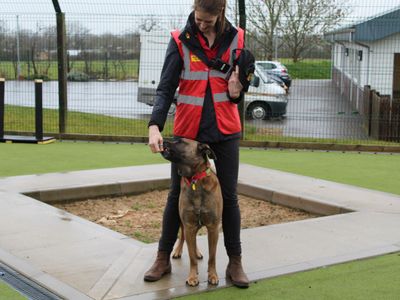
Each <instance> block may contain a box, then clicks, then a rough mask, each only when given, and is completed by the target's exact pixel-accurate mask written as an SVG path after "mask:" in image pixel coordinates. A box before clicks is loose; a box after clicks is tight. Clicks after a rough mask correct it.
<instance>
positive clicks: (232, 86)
mask: <svg viewBox="0 0 400 300" xmlns="http://www.w3.org/2000/svg"><path fill="white" fill-rule="evenodd" d="M242 89H243V86H242V84H241V83H240V80H239V66H236V68H235V70H233V72H232V74H231V76H230V77H229V80H228V92H229V96H230V97H231V98H233V99H236V98H238V97H239V96H240V92H241V91H242Z"/></svg>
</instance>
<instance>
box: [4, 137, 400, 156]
mask: <svg viewBox="0 0 400 300" xmlns="http://www.w3.org/2000/svg"><path fill="white" fill-rule="evenodd" d="M8 134H10V135H32V133H28V132H8ZM45 135H51V136H53V137H55V138H56V139H59V140H72V141H98V142H124V143H143V144H146V143H147V142H148V137H137V136H115V135H88V134H57V133H45ZM240 146H241V147H249V148H276V149H299V150H322V151H356V152H387V153H400V144H399V146H397V145H396V146H389V145H362V144H334V143H311V142H308V143H306V142H272V141H263V142H262V141H240Z"/></svg>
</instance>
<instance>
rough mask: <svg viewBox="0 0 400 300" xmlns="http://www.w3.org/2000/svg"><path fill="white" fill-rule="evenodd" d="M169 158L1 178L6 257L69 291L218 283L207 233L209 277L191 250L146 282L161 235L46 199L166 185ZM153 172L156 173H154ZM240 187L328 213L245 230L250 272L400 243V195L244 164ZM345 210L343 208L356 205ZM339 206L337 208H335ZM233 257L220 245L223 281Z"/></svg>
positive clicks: (1, 252)
mask: <svg viewBox="0 0 400 300" xmlns="http://www.w3.org/2000/svg"><path fill="white" fill-rule="evenodd" d="M169 173H170V171H169V165H168V164H160V165H152V166H143V167H126V168H115V169H102V170H90V171H77V172H66V173H54V174H44V175H31V176H17V177H9V178H0V211H1V212H2V217H1V218H0V261H2V262H3V263H5V264H7V265H9V266H10V267H12V268H14V269H16V270H18V271H20V272H22V273H23V274H26V275H27V276H29V277H30V278H32V279H33V280H35V281H36V282H38V283H39V284H41V285H43V286H45V287H47V288H48V289H49V290H51V291H53V292H55V293H57V294H59V295H62V296H63V297H65V298H66V299H74V300H75V299H109V300H111V299H126V300H128V299H169V298H172V297H176V296H179V295H183V294H190V293H195V292H199V291H204V290H209V289H213V287H210V286H209V285H208V284H207V257H208V255H207V251H206V249H208V248H207V240H206V237H199V238H198V243H199V247H200V248H201V249H203V254H204V256H205V257H204V259H203V260H202V261H200V262H199V274H200V279H201V283H200V285H199V286H198V287H195V288H189V287H187V286H186V285H185V278H186V275H187V273H188V268H189V262H188V256H187V253H186V252H185V254H184V256H183V257H182V259H180V260H173V272H172V274H171V275H168V276H166V277H165V278H163V279H162V280H160V281H159V282H155V283H147V282H144V281H143V279H142V278H143V273H144V272H145V270H147V268H148V267H149V266H150V265H151V263H152V262H153V260H154V255H155V253H156V249H157V244H149V245H146V244H143V243H141V242H138V241H135V240H133V239H131V238H128V237H126V236H124V235H122V234H119V233H116V232H113V231H111V230H109V229H107V228H105V227H102V226H100V225H97V224H94V223H91V222H89V221H87V220H84V219H81V218H79V217H76V216H74V215H71V214H69V213H66V212H63V211H61V210H59V209H56V208H54V207H52V206H50V205H48V204H45V203H42V202H40V201H37V200H35V199H33V198H31V197H28V196H25V195H23V193H27V194H29V195H33V196H34V197H37V198H43V199H42V200H46V201H54V200H57V198H59V199H60V198H63V199H68V198H69V199H76V198H77V197H79V196H82V195H84V194H85V193H89V194H90V193H92V194H96V195H97V194H102V193H117V194H120V193H125V192H128V193H131V192H135V191H138V190H140V188H145V189H148V188H155V187H159V186H163V187H165V186H166V185H167V184H168V178H169ZM152 180H153V181H152ZM239 181H240V185H239V190H240V191H242V192H245V194H250V195H253V196H257V197H259V198H261V199H264V200H272V201H273V202H277V203H284V204H286V205H289V206H292V207H302V208H304V207H306V208H307V209H309V210H311V211H318V212H320V213H322V214H327V215H329V216H325V217H320V218H314V219H308V220H303V221H297V222H291V223H286V224H279V225H271V226H265V227H259V228H253V229H246V230H242V232H241V235H242V245H243V261H244V265H245V268H246V271H247V273H248V275H249V278H250V279H251V280H259V279H262V278H269V277H274V276H278V275H282V274H289V273H293V272H298V271H302V270H309V269H312V268H317V267H321V266H325V265H330V264H336V263H341V262H345V261H350V260H355V259H360V258H365V257H371V256H375V255H381V254H385V253H390V252H395V251H400V231H399V230H397V228H400V197H399V196H397V195H392V194H388V193H382V192H377V191H371V190H367V189H362V188H357V187H352V186H349V185H344V184H338V183H333V182H329V181H324V180H319V179H315V178H310V177H306V176H298V175H294V174H289V173H285V172H280V171H275V170H268V169H264V168H259V167H253V166H249V165H241V166H240V175H239ZM349 211H353V212H351V213H346V214H339V213H342V212H349ZM331 214H336V215H331ZM226 264H227V257H226V254H225V249H224V246H223V234H221V236H220V241H219V244H218V259H217V270H218V273H219V276H220V284H219V287H224V286H226V285H229V282H226V281H225V278H224V276H225V274H224V272H225V266H226Z"/></svg>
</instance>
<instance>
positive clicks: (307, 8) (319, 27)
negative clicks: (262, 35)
mask: <svg viewBox="0 0 400 300" xmlns="http://www.w3.org/2000/svg"><path fill="white" fill-rule="evenodd" d="M340 2H341V1H340V0H339V1H337V0H289V1H288V2H287V3H286V7H285V9H284V10H283V18H282V20H281V23H282V32H283V41H284V43H285V46H286V47H287V48H288V49H289V52H290V56H291V58H292V59H293V62H297V61H298V60H300V59H301V56H302V54H304V53H305V52H307V51H308V50H310V49H312V48H313V47H315V46H316V45H317V44H319V43H320V42H321V40H322V39H321V36H322V34H323V33H324V32H326V31H327V30H329V29H331V28H332V27H333V26H335V25H337V24H338V23H339V21H341V20H342V19H343V17H344V16H345V15H346V13H347V12H346V11H345V10H343V9H341V8H339V7H340V4H341V3H340ZM342 7H343V6H342Z"/></svg>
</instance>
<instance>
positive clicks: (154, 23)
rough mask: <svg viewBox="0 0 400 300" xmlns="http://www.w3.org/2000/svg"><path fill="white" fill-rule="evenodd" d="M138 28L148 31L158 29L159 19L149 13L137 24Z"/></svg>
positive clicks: (159, 27)
mask: <svg viewBox="0 0 400 300" xmlns="http://www.w3.org/2000/svg"><path fill="white" fill-rule="evenodd" d="M139 29H141V30H143V31H146V32H150V31H154V30H160V29H161V26H160V21H159V20H157V18H156V17H155V16H153V15H149V16H148V17H147V18H145V19H143V20H142V22H141V24H140V25H139Z"/></svg>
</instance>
